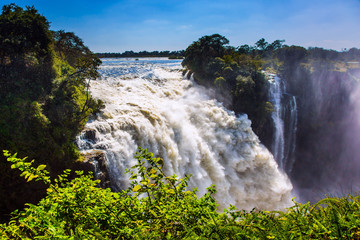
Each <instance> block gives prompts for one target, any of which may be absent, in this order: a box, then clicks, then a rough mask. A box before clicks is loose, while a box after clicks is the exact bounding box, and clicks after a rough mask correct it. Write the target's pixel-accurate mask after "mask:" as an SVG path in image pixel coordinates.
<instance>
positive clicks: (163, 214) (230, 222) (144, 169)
mask: <svg viewBox="0 0 360 240" xmlns="http://www.w3.org/2000/svg"><path fill="white" fill-rule="evenodd" d="M5 155H6V156H7V158H8V161H10V162H12V163H13V167H14V168H19V169H21V170H22V171H23V173H25V174H22V175H23V176H24V177H26V178H27V179H28V180H43V181H44V180H45V182H46V183H47V184H48V188H47V196H46V197H45V198H44V199H42V200H41V201H40V202H39V203H38V204H37V205H32V204H28V205H27V208H26V209H25V210H23V211H15V212H14V213H13V217H12V219H11V220H10V221H9V222H8V223H6V224H2V225H0V234H1V236H2V239H286V240H287V239H360V220H359V219H360V201H359V200H360V199H359V198H360V197H359V196H356V197H354V196H348V197H344V198H325V199H323V200H321V201H320V202H318V203H317V204H315V205H310V203H306V204H300V203H297V202H295V201H294V205H293V206H292V207H290V208H289V209H287V210H286V211H284V212H281V211H258V210H255V209H254V210H252V211H250V212H248V211H245V210H238V209H236V208H235V207H234V206H230V207H229V209H226V210H225V211H224V212H223V213H219V212H217V211H216V207H217V204H216V201H215V199H214V198H213V197H212V194H213V193H215V191H216V190H215V188H214V186H212V187H210V188H208V193H207V194H205V195H204V196H203V197H200V198H199V197H197V196H196V194H195V193H196V190H191V191H190V190H188V189H187V182H188V180H189V176H185V177H184V178H178V177H177V176H175V175H173V176H166V175H165V174H164V172H163V169H162V166H163V160H162V159H161V158H154V157H153V154H152V153H149V152H147V151H146V149H141V148H140V149H139V151H138V152H137V153H136V156H135V158H136V159H137V164H136V165H135V166H134V167H132V169H130V170H128V173H130V180H132V183H131V186H130V187H129V188H128V189H127V190H124V191H122V192H119V193H114V192H111V191H110V189H101V188H98V187H96V186H97V184H98V183H99V181H98V180H96V181H94V180H92V177H91V176H90V175H83V173H82V172H76V174H77V176H78V177H77V178H75V179H73V180H71V181H70V180H69V178H68V177H69V174H70V171H69V170H66V171H64V173H63V174H61V175H59V176H58V177H57V178H56V179H54V180H53V181H50V179H49V177H48V175H47V174H48V173H47V171H46V170H45V166H44V165H40V166H38V167H37V168H34V167H32V163H33V162H27V161H26V160H25V159H19V158H17V157H16V155H13V156H11V155H10V154H9V153H8V152H5ZM29 173H30V175H29ZM29 176H30V177H29Z"/></svg>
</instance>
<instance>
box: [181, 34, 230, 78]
mask: <svg viewBox="0 0 360 240" xmlns="http://www.w3.org/2000/svg"><path fill="white" fill-rule="evenodd" d="M227 44H229V40H228V39H227V38H225V37H224V36H221V35H219V34H213V35H211V36H203V37H201V38H200V39H199V40H198V41H196V42H193V43H192V44H191V45H190V46H189V47H188V48H187V49H186V50H185V59H184V60H183V62H182V65H183V66H186V67H187V68H188V69H190V70H191V71H193V72H196V73H198V74H206V71H205V69H206V67H207V65H208V63H209V61H211V60H212V58H216V57H222V56H223V55H224V53H225V51H226V48H225V45H227Z"/></svg>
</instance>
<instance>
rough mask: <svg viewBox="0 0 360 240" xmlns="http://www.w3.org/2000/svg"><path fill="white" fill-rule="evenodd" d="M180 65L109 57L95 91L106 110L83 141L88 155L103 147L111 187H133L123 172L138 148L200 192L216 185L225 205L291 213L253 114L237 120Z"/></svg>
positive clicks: (285, 182)
mask: <svg viewBox="0 0 360 240" xmlns="http://www.w3.org/2000/svg"><path fill="white" fill-rule="evenodd" d="M181 70H182V69H181V61H179V60H168V59H164V58H151V59H150V58H149V59H147V58H144V59H140V60H137V61H136V60H135V59H103V64H102V66H101V68H100V74H101V79H99V80H96V81H92V82H91V87H90V90H91V94H92V95H93V96H94V97H95V98H100V99H101V100H102V101H103V102H104V104H105V109H104V110H103V111H102V113H100V114H98V116H97V117H96V119H93V120H91V121H89V122H88V123H87V124H86V128H87V129H92V131H94V133H95V137H93V139H91V140H90V139H88V138H87V137H86V134H81V135H79V136H78V137H77V144H78V146H79V147H80V149H81V151H82V152H83V153H88V152H91V151H94V150H102V151H103V152H105V155H106V161H107V162H106V164H107V168H108V171H109V174H110V178H111V179H110V180H111V185H112V188H113V189H115V190H121V189H124V188H126V187H127V186H128V185H129V182H128V177H129V176H127V175H126V174H124V172H125V169H126V168H130V167H131V166H132V165H133V164H135V163H136V160H135V159H134V158H133V156H134V153H135V152H136V150H137V147H138V146H141V147H143V148H147V149H148V150H149V151H151V152H153V153H154V155H155V156H157V157H161V158H163V159H164V171H165V173H166V174H168V175H171V174H176V175H178V176H184V174H191V175H192V177H191V179H190V182H189V188H194V187H196V188H197V189H198V194H199V195H202V194H204V193H205V192H206V188H207V187H209V186H210V185H211V184H215V185H216V189H217V193H216V195H215V197H216V199H217V201H218V203H219V208H220V209H222V208H226V207H229V204H232V205H235V206H237V207H238V208H240V209H248V210H251V209H253V208H258V209H268V210H275V209H284V208H285V207H288V206H290V205H291V204H292V203H291V189H292V185H291V183H290V181H289V179H288V177H287V176H286V174H284V173H283V172H282V171H280V170H279V169H278V165H277V163H276V161H275V160H274V158H273V156H272V154H271V153H270V152H269V151H268V150H267V149H266V148H265V147H264V146H263V145H262V144H261V143H260V141H259V139H258V137H257V136H256V135H255V134H254V133H253V131H252V129H251V122H250V120H249V119H248V118H247V116H246V115H239V116H236V115H235V114H234V113H233V112H231V111H229V110H227V109H226V108H224V107H223V106H222V104H221V103H219V102H217V101H216V100H214V99H211V98H210V97H209V95H208V94H207V90H206V89H205V88H203V87H201V86H198V85H197V84H195V83H194V82H193V81H191V80H187V79H184V78H183V77H182V74H181Z"/></svg>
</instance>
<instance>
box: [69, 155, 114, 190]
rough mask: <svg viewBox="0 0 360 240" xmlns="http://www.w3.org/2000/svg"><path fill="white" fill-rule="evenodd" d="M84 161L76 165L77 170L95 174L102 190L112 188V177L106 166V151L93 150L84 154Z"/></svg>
mask: <svg viewBox="0 0 360 240" xmlns="http://www.w3.org/2000/svg"><path fill="white" fill-rule="evenodd" d="M83 158H84V161H82V162H78V163H77V164H76V167H75V169H76V170H82V171H84V172H93V174H94V178H95V179H98V180H100V181H101V182H100V184H99V186H100V187H101V188H108V187H110V176H109V171H108V169H107V164H106V155H105V152H104V151H101V150H92V151H90V152H88V153H85V154H83Z"/></svg>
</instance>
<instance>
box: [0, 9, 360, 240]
mask: <svg viewBox="0 0 360 240" xmlns="http://www.w3.org/2000/svg"><path fill="white" fill-rule="evenodd" d="M228 43H229V41H228V40H227V39H226V38H225V37H223V36H221V35H218V34H215V35H212V36H204V37H202V38H201V39H199V40H198V41H196V42H194V43H193V44H192V45H190V46H189V48H188V49H187V50H186V51H185V60H184V62H183V65H184V66H186V67H187V68H188V69H189V70H191V71H192V72H194V73H195V78H196V80H197V81H198V82H199V83H201V84H204V85H206V86H209V87H214V88H215V89H216V90H217V94H218V96H219V97H221V96H223V95H226V94H229V96H231V101H230V102H229V103H228V105H230V106H231V107H232V108H233V109H235V111H236V112H245V113H247V114H248V115H249V117H250V118H251V119H252V121H253V126H254V128H255V131H257V133H258V134H259V135H260V136H263V138H264V139H266V138H269V137H268V136H269V132H267V131H269V130H268V129H270V127H269V128H267V127H266V126H267V125H269V124H270V123H269V115H270V113H271V111H272V105H271V103H269V102H268V101H267V89H268V87H267V84H268V83H267V81H266V79H265V77H264V75H263V73H262V72H261V70H264V69H265V70H267V71H275V72H279V73H281V74H282V75H283V76H285V77H286V76H290V74H292V72H291V71H290V69H291V68H294V69H295V68H296V71H295V72H301V71H304V72H306V74H311V73H312V72H314V66H317V64H320V65H322V64H325V60H326V61H327V62H328V59H327V58H330V59H333V58H334V57H333V55H336V56H337V57H343V58H344V59H352V60H353V59H354V58H357V57H358V56H359V52H358V50H357V49H350V50H349V51H347V52H344V53H338V52H332V51H328V50H323V49H308V50H306V49H304V48H302V47H296V46H290V47H289V46H285V45H283V41H279V40H277V41H275V42H273V43H271V44H268V43H266V41H265V40H264V39H261V40H259V41H258V42H257V43H256V44H255V46H253V47H251V46H247V45H244V46H241V47H239V48H234V47H230V46H228ZM309 54H313V57H312V58H308V56H309ZM332 54H333V55H332ZM351 54H353V55H351ZM285 60H286V61H285ZM100 64H101V61H100V60H99V59H98V58H97V56H96V55H95V54H93V53H92V52H91V51H90V50H89V49H88V48H87V47H86V46H85V45H84V43H83V41H82V40H81V39H80V38H79V37H77V36H76V35H75V34H74V33H71V32H65V31H57V32H54V31H50V30H49V23H48V21H47V20H46V18H45V17H44V16H42V15H40V14H39V13H38V12H37V10H36V9H35V8H33V7H28V8H26V9H22V8H20V7H18V6H16V5H14V4H11V5H6V6H4V7H3V8H2V13H1V15H0V94H1V98H0V112H1V118H0V148H1V149H7V150H8V151H4V155H3V156H1V157H0V171H1V172H0V196H1V198H0V211H1V221H2V222H4V223H3V224H1V225H0V235H1V238H2V239H309V238H311V239H360V220H359V219H360V218H359V215H360V209H359V207H360V202H359V197H358V196H351V195H349V196H348V197H343V198H325V199H323V200H321V201H320V202H318V203H316V204H314V205H310V204H309V203H307V204H300V203H297V202H295V201H294V205H293V206H292V207H290V208H289V209H287V210H286V211H284V212H270V211H260V210H257V209H254V210H252V211H251V212H247V211H242V210H238V209H235V208H234V207H233V206H230V208H229V209H226V210H224V211H223V212H218V211H217V204H216V199H214V198H213V197H212V194H213V193H214V192H215V191H216V187H215V186H209V188H208V193H207V194H205V195H204V196H202V197H197V196H196V189H192V190H189V189H187V188H186V187H187V181H188V180H189V178H190V176H185V177H183V178H179V177H177V176H175V175H173V176H166V175H165V174H164V172H163V171H162V164H163V163H162V161H163V160H162V159H161V158H154V157H153V155H152V154H151V153H149V152H147V151H146V150H145V149H139V151H138V153H137V155H136V156H135V158H136V159H137V160H138V164H137V165H136V166H134V167H133V169H130V170H129V173H130V174H131V180H132V184H131V186H130V188H129V189H127V190H125V191H122V192H118V193H115V192H111V191H110V189H102V188H99V187H98V184H99V180H93V178H92V176H91V174H90V175H89V174H84V173H83V172H81V171H70V170H64V169H65V168H73V169H74V168H75V169H76V166H75V165H76V161H77V160H78V159H79V158H80V154H79V152H78V150H77V148H76V146H75V145H74V139H75V136H76V135H77V134H79V132H80V131H81V129H82V128H83V126H84V125H85V123H86V122H87V120H88V118H89V117H90V116H91V114H93V113H96V112H98V111H99V110H100V109H101V107H102V103H101V101H95V100H94V99H92V98H91V96H90V94H89V92H88V87H89V81H91V80H93V79H96V78H97V77H98V72H97V68H98V66H99V65H100ZM299 66H301V68H299ZM327 66H328V68H329V69H333V68H336V70H337V71H339V72H342V71H343V69H344V68H346V66H343V65H341V64H338V63H337V62H336V63H335V62H334V63H332V64H330V65H329V64H328V65H327ZM298 69H300V70H298ZM315 70H316V69H315ZM301 76H303V75H301ZM296 79H300V78H295V80H296ZM295 80H294V81H293V85H292V86H293V87H290V88H293V90H294V91H295V90H296V91H298V94H299V95H301V94H305V93H306V92H307V91H305V90H303V89H302V88H299V86H300V84H302V83H301V81H300V80H299V81H297V80H296V81H295ZM244 102H245V103H246V104H240V103H244ZM304 105H305V103H304ZM15 152H17V153H18V155H12V154H10V153H15ZM26 156H28V158H26ZM28 159H36V160H28ZM74 176H75V177H74ZM25 203H27V204H26V207H25V209H22V210H21V208H23V205H24V204H25ZM15 209H19V210H16V211H14V212H13V213H12V214H11V215H10V214H9V213H10V211H13V210H15ZM9 219H10V220H9Z"/></svg>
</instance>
